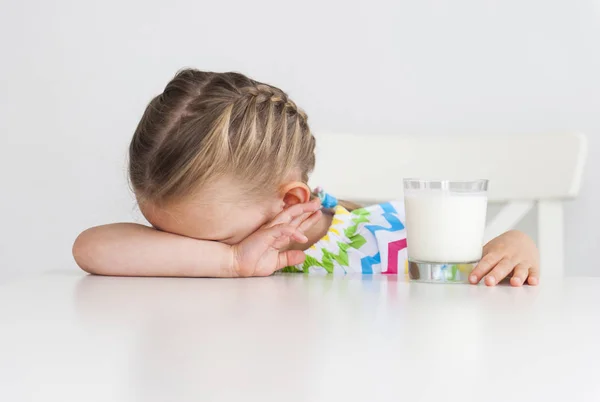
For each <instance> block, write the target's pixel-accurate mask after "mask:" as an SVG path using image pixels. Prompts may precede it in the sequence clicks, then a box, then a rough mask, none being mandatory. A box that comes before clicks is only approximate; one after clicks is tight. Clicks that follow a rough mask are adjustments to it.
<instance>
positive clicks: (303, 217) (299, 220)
mask: <svg viewBox="0 0 600 402" xmlns="http://www.w3.org/2000/svg"><path fill="white" fill-rule="evenodd" d="M312 214H314V212H305V213H303V214H302V215H298V216H297V217H295V218H294V219H292V221H291V222H290V225H291V226H293V227H295V228H297V227H299V226H300V225H301V224H302V222H304V221H305V220H307V219H308V218H309V217H310V216H311V215H312Z"/></svg>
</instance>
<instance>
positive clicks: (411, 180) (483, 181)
mask: <svg viewBox="0 0 600 402" xmlns="http://www.w3.org/2000/svg"><path fill="white" fill-rule="evenodd" d="M402 182H403V183H440V184H442V183H443V184H450V183H456V184H488V183H489V182H490V181H489V179H473V180H440V179H416V178H412V177H409V178H406V179H402Z"/></svg>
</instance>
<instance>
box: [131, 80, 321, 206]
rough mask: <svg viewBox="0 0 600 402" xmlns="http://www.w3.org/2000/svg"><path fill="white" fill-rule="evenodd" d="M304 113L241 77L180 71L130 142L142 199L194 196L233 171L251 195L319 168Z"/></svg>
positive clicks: (283, 96) (280, 93)
mask: <svg viewBox="0 0 600 402" xmlns="http://www.w3.org/2000/svg"><path fill="white" fill-rule="evenodd" d="M314 151H315V138H314V136H313V135H312V133H311V131H310V127H309V125H308V122H307V116H306V113H304V111H303V110H302V109H300V108H299V107H298V106H297V105H296V103H294V101H292V100H291V99H289V97H288V95H287V94H286V93H285V92H283V91H282V90H280V89H278V88H276V87H273V86H271V85H268V84H263V83H260V82H257V81H254V80H252V79H250V78H248V77H246V76H244V75H242V74H238V73H209V72H201V71H198V70H192V69H188V70H183V71H181V72H179V73H178V74H177V75H176V76H175V78H174V79H173V80H172V81H171V82H170V83H169V84H167V86H166V87H165V90H164V91H163V93H162V94H160V95H158V96H157V97H155V98H154V99H153V100H152V102H151V103H150V104H149V105H148V107H147V108H146V111H145V112H144V116H143V117H142V120H141V121H140V124H139V125H138V128H137V129H136V132H135V134H134V137H133V139H132V142H131V145H130V158H129V171H130V179H131V183H132V187H133V189H134V191H135V193H136V196H137V197H138V200H139V201H142V200H150V201H152V202H156V203H163V202H168V201H169V200H172V199H176V198H178V197H185V196H189V195H190V194H191V193H192V191H193V190H194V189H195V188H200V187H202V186H203V185H205V184H206V183H209V182H210V181H211V180H213V179H215V178H216V177H218V176H220V175H225V174H232V175H234V176H235V178H236V179H237V180H239V181H240V183H243V184H244V186H247V187H248V189H255V190H252V191H259V190H260V191H272V189H273V188H276V186H278V185H279V184H281V182H282V181H283V180H285V178H286V177H287V175H288V174H289V173H290V172H292V171H299V172H300V174H301V175H302V176H301V177H302V180H303V181H304V182H308V175H309V173H310V172H311V171H312V170H313V168H314V164H315V154H314Z"/></svg>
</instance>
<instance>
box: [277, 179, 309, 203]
mask: <svg viewBox="0 0 600 402" xmlns="http://www.w3.org/2000/svg"><path fill="white" fill-rule="evenodd" d="M280 194H281V195H282V196H283V202H284V204H285V207H286V208H287V207H290V206H292V205H296V204H304V203H305V202H309V201H310V188H309V187H308V186H307V185H306V184H304V183H302V182H301V181H295V182H291V183H288V184H286V185H284V186H283V187H281V191H280Z"/></svg>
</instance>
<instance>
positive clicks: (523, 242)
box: [469, 230, 540, 286]
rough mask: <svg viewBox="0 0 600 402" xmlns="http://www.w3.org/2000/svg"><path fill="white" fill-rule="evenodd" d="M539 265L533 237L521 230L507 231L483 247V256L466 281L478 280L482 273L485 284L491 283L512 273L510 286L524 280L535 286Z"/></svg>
mask: <svg viewBox="0 0 600 402" xmlns="http://www.w3.org/2000/svg"><path fill="white" fill-rule="evenodd" d="M539 264H540V260H539V253H538V249H537V247H536V246H535V243H534V242H533V240H531V238H530V237H529V236H527V235H526V234H525V233H522V232H519V231H516V230H511V231H509V232H506V233H504V234H502V235H500V236H498V237H496V238H495V239H493V240H491V241H490V242H489V243H488V244H486V245H485V246H484V247H483V257H482V259H481V261H480V262H479V264H477V266H476V267H475V269H474V270H473V272H472V273H471V275H470V276H469V281H470V282H471V283H479V281H480V280H481V279H482V278H483V277H484V276H485V284H486V285H487V286H494V285H496V284H498V283H500V281H501V280H502V279H504V278H505V277H506V276H507V275H508V274H510V273H511V272H512V273H513V275H512V278H511V279H510V284H511V285H512V286H521V285H523V284H524V283H525V281H527V283H528V284H529V285H534V286H535V285H537V284H538V283H539V280H540V268H539Z"/></svg>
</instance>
